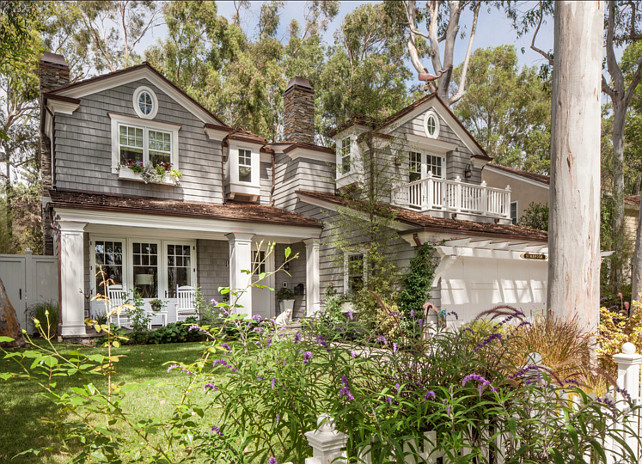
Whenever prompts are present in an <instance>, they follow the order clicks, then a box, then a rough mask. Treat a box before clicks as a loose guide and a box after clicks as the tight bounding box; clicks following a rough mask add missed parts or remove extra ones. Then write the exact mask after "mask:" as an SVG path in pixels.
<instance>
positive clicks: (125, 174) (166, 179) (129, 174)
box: [118, 166, 178, 185]
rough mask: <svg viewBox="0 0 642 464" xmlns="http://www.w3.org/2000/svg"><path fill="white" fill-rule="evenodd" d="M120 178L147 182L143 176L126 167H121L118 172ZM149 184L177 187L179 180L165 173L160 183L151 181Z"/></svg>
mask: <svg viewBox="0 0 642 464" xmlns="http://www.w3.org/2000/svg"><path fill="white" fill-rule="evenodd" d="M118 178H119V179H126V180H133V181H135V182H145V181H144V180H143V175H142V174H137V173H135V172H134V171H132V170H131V169H129V168H128V167H126V166H121V167H120V169H119V170H118ZM148 183H149V184H159V185H176V184H178V179H176V177H172V176H170V175H169V174H168V173H165V175H164V176H163V177H161V179H160V180H159V181H157V182H156V181H149V182H148Z"/></svg>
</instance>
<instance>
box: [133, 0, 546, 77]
mask: <svg viewBox="0 0 642 464" xmlns="http://www.w3.org/2000/svg"><path fill="white" fill-rule="evenodd" d="M262 3H264V2H262V1H252V3H251V6H250V8H249V10H246V11H244V13H243V14H242V16H241V18H242V21H241V26H242V28H243V30H244V31H245V32H246V33H248V34H254V33H255V32H256V24H257V23H258V16H259V11H260V9H261V4H262ZM363 3H368V2H365V1H342V2H341V3H340V6H339V14H338V15H337V16H336V17H335V19H334V20H333V21H332V22H331V23H330V25H329V27H328V30H327V31H326V33H325V37H324V39H325V41H326V42H328V43H333V42H334V38H333V37H334V34H335V32H336V31H337V29H338V28H339V27H340V26H341V23H342V22H343V18H344V17H345V16H346V14H348V13H349V12H351V11H353V10H354V9H355V8H357V7H358V6H359V5H361V4H363ZM370 3H378V2H370ZM536 3H537V2H532V1H525V2H521V5H520V7H519V8H520V9H524V10H525V9H528V8H531V7H532V6H534V5H535V4H536ZM216 4H217V7H218V13H219V14H220V15H221V16H224V17H226V18H228V20H230V21H231V20H232V16H233V15H234V13H235V9H234V2H233V1H220V0H219V1H217V2H216ZM305 4H306V2H305V1H286V2H285V6H284V8H283V10H282V14H281V24H280V30H279V35H278V37H285V35H286V30H287V26H288V24H289V23H290V21H291V20H292V19H296V20H297V21H298V22H299V24H303V22H304V10H305ZM418 4H419V5H422V4H423V2H422V1H419V2H418ZM471 20H472V13H471V12H469V11H468V12H466V13H465V14H464V15H462V21H461V23H460V24H461V26H462V30H463V31H465V32H466V37H464V38H463V39H462V38H461V37H460V38H458V39H457V42H456V45H455V63H454V65H455V67H457V65H459V64H460V63H461V62H462V61H463V59H464V55H465V52H466V47H467V45H468V32H469V31H470V23H471ZM166 34H167V29H166V27H165V26H164V25H163V24H161V25H159V26H157V27H156V28H154V30H153V31H152V34H150V35H148V37H146V40H143V41H142V42H141V45H140V47H139V50H137V51H138V52H139V53H140V52H142V51H143V50H144V49H145V48H146V47H148V46H149V45H151V44H153V43H155V42H156V41H157V40H158V39H160V38H164V37H165V35H166ZM531 39H532V36H531V35H530V34H529V35H527V36H524V37H521V38H517V34H516V32H515V30H514V29H513V27H512V25H511V23H510V21H509V19H508V18H507V17H506V15H505V14H504V13H503V11H502V10H498V9H496V8H494V7H490V6H489V7H482V9H481V12H480V15H479V21H478V25H477V32H476V35H475V39H474V42H473V49H476V48H486V47H496V46H498V45H501V44H514V45H515V48H516V49H517V52H518V58H519V62H520V64H521V65H526V66H537V67H539V66H540V65H542V64H544V63H545V59H544V58H543V57H542V56H541V55H540V54H538V53H537V52H534V51H533V50H531V49H530V42H531ZM536 45H537V46H538V47H539V48H541V49H543V50H546V51H549V50H552V49H553V24H552V20H551V21H549V23H545V24H543V25H542V27H541V29H540V33H539V34H538V40H537V42H536ZM522 50H523V51H524V53H522ZM426 65H427V66H426V67H427V68H428V70H429V71H433V70H432V69H431V66H430V63H429V62H427V61H426ZM408 66H410V64H408Z"/></svg>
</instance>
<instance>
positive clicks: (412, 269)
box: [397, 242, 435, 315]
mask: <svg viewBox="0 0 642 464" xmlns="http://www.w3.org/2000/svg"><path fill="white" fill-rule="evenodd" d="M434 255H435V246H434V244H432V243H430V242H426V243H424V244H423V245H422V246H421V247H417V249H416V252H415V257H414V258H412V259H411V260H410V266H409V267H408V270H407V271H406V274H405V275H404V276H403V279H402V290H401V292H399V297H398V298H397V304H398V306H399V310H400V311H401V312H402V313H403V314H405V315H410V311H412V310H414V311H421V310H422V308H423V305H424V303H425V302H426V301H428V300H429V299H430V290H431V289H432V280H433V276H434V275H435V265H434V263H433V257H434Z"/></svg>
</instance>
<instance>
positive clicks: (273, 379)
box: [272, 377, 276, 390]
mask: <svg viewBox="0 0 642 464" xmlns="http://www.w3.org/2000/svg"><path fill="white" fill-rule="evenodd" d="M275 383H276V377H272V390H274V384H275Z"/></svg>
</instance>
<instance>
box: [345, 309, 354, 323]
mask: <svg viewBox="0 0 642 464" xmlns="http://www.w3.org/2000/svg"><path fill="white" fill-rule="evenodd" d="M346 317H347V318H348V319H350V320H351V321H352V320H353V319H354V314H352V311H348V312H347V313H346Z"/></svg>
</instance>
